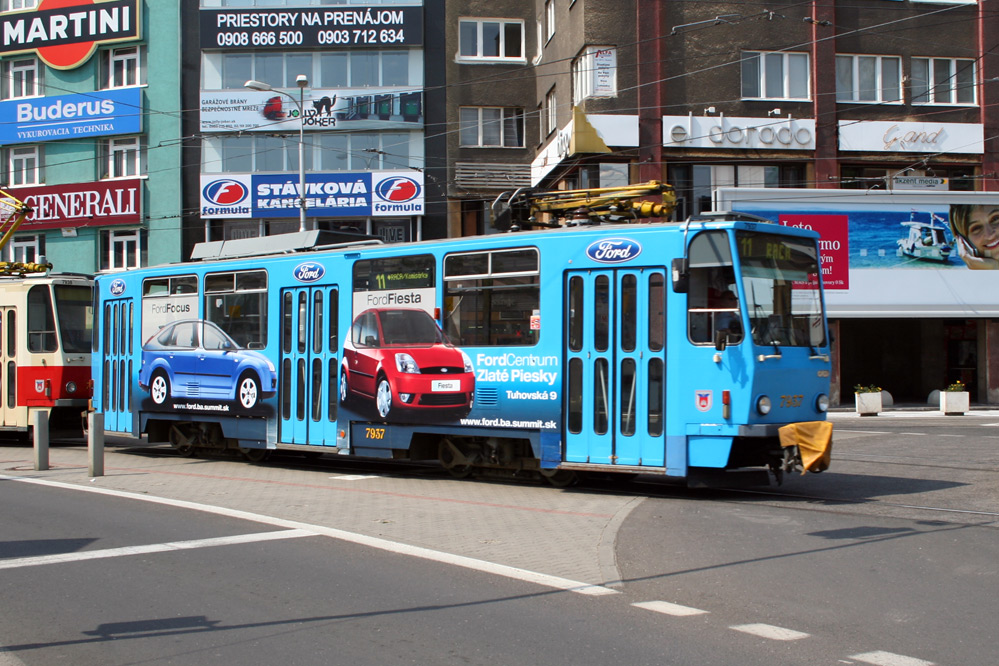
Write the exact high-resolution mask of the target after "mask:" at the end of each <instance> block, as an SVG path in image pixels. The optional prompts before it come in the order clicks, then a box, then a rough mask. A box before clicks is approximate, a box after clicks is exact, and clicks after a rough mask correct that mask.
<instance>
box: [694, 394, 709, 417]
mask: <svg viewBox="0 0 999 666" xmlns="http://www.w3.org/2000/svg"><path fill="white" fill-rule="evenodd" d="M694 398H695V404H696V405H697V411H699V412H707V411H710V410H711V404H712V402H713V400H712V392H711V391H694Z"/></svg>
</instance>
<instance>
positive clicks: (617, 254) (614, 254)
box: [586, 238, 642, 264]
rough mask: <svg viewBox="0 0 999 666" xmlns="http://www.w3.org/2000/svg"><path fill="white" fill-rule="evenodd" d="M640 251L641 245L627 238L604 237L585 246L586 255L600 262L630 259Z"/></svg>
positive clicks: (607, 262) (620, 261) (614, 262)
mask: <svg viewBox="0 0 999 666" xmlns="http://www.w3.org/2000/svg"><path fill="white" fill-rule="evenodd" d="M641 253H642V246H641V245H639V244H638V243H636V242H635V241H633V240H630V239H628V238H605V239H604V240H599V241H596V242H595V243H590V246H589V247H588V248H586V256H587V257H589V258H590V259H592V260H593V261H599V262H600V263H602V264H620V263H622V262H625V261H631V260H632V259H634V258H635V257H637V256H638V255H640V254H641Z"/></svg>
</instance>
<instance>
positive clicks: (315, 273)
mask: <svg viewBox="0 0 999 666" xmlns="http://www.w3.org/2000/svg"><path fill="white" fill-rule="evenodd" d="M324 275H326V269H325V268H323V265H322V264H318V263H316V262H314V261H307V262H305V263H303V264H299V265H298V266H295V270H294V271H292V276H294V278H295V279H296V280H298V281H299V282H318V281H319V280H322V279H323V276H324Z"/></svg>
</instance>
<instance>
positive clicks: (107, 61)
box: [101, 46, 142, 88]
mask: <svg viewBox="0 0 999 666" xmlns="http://www.w3.org/2000/svg"><path fill="white" fill-rule="evenodd" d="M140 76H141V69H140V62H139V47H138V46H128V47H124V48H120V49H109V50H107V51H103V52H102V53H101V80H102V81H103V84H104V87H105V88H124V87H127V86H137V85H139V84H140V83H142V81H141V80H140Z"/></svg>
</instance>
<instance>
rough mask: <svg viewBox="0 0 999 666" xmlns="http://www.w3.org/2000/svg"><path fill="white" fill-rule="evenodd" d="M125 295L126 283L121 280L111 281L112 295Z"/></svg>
mask: <svg viewBox="0 0 999 666" xmlns="http://www.w3.org/2000/svg"><path fill="white" fill-rule="evenodd" d="M124 293H125V281H124V280H122V279H121V278H116V279H114V280H111V295H112V296H121V295H122V294H124Z"/></svg>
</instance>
